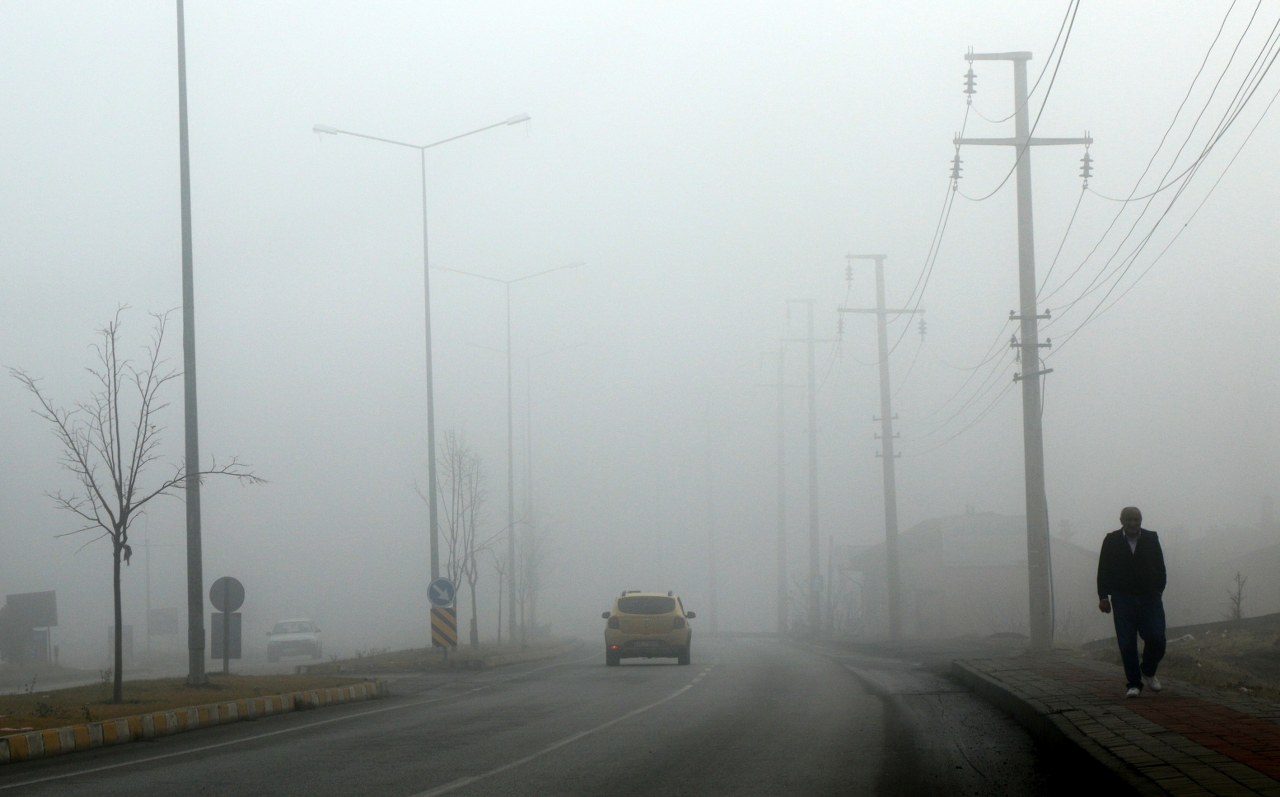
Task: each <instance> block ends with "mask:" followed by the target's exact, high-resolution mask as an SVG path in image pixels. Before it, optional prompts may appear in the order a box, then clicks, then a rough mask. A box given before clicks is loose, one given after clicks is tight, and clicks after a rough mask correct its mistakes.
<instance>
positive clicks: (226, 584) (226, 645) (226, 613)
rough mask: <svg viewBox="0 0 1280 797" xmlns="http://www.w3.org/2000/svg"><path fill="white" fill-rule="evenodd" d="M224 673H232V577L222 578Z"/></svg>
mask: <svg viewBox="0 0 1280 797" xmlns="http://www.w3.org/2000/svg"><path fill="white" fill-rule="evenodd" d="M222 674H223V675H230V674H231V579H229V578H226V579H223V580H222Z"/></svg>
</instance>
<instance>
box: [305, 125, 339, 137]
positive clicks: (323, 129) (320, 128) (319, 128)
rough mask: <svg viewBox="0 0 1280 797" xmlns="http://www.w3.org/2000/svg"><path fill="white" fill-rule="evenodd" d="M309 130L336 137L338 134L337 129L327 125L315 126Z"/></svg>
mask: <svg viewBox="0 0 1280 797" xmlns="http://www.w3.org/2000/svg"><path fill="white" fill-rule="evenodd" d="M311 129H312V130H313V131H315V132H317V133H328V134H329V135H331V136H336V135H337V134H338V128H336V127H330V126H329V125H316V126H315V127H312V128H311Z"/></svg>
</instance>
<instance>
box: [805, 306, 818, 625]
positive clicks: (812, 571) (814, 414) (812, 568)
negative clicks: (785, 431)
mask: <svg viewBox="0 0 1280 797" xmlns="http://www.w3.org/2000/svg"><path fill="white" fill-rule="evenodd" d="M805 304H806V306H807V307H808V319H809V335H808V338H809V633H810V634H817V633H818V623H819V622H820V620H819V605H818V581H819V579H820V578H821V576H820V574H819V571H818V553H819V552H818V546H819V545H820V544H821V543H820V542H819V539H818V382H817V378H818V377H817V362H816V360H815V351H814V337H813V300H812V299H810V300H808V301H807V302H806V303H805Z"/></svg>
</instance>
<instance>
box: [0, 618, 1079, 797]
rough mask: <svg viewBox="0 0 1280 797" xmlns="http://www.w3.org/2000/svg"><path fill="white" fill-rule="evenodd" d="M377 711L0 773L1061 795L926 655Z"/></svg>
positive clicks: (259, 784)
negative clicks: (912, 657)
mask: <svg viewBox="0 0 1280 797" xmlns="http://www.w3.org/2000/svg"><path fill="white" fill-rule="evenodd" d="M391 690H392V696H391V697H390V698H388V699H385V700H379V701H374V702H369V703H360V704H354V705H345V706H340V707H335V708H329V709H324V710H322V711H312V712H300V713H296V714H290V715H284V716H276V717H269V718H264V719H262V720H259V721H256V722H245V723H238V724H235V725H228V726H222V727H219V728H213V729H209V730H204V731H199V732H193V733H186V734H179V735H176V736H170V737H165V738H163V739H160V740H157V741H154V742H143V743H136V744H132V745H126V746H122V747H116V748H110V749H100V750H94V751H89V752H86V753H79V754H75V755H72V756H64V757H62V758H58V759H49V760H43V761H33V762H27V763H23V764H19V765H11V766H7V767H2V768H0V794H2V795H8V794H22V795H59V796H60V797H65V796H66V795H78V794H86V795H87V794H93V795H129V796H130V797H136V795H138V794H183V795H187V794H191V795H197V794H210V795H213V794H217V795H222V794H226V795H231V794H234V795H245V794H255V795H259V794H260V795H352V794H369V795H396V796H398V797H428V796H429V795H458V796H459V797H461V796H462V795H493V794H502V795H515V796H517V797H519V796H520V795H530V796H532V795H539V796H544V795H603V794H607V795H611V796H612V795H619V796H621V795H641V794H643V795H655V794H658V795H735V797H749V796H750V795H780V794H782V795H826V794H853V795H861V794H867V795H875V794H880V795H898V794H903V795H917V794H946V795H964V794H971V795H988V794H992V795H994V794H999V795H1020V794H1028V795H1031V794H1046V793H1053V792H1058V791H1060V790H1061V791H1066V789H1065V788H1063V787H1064V786H1066V785H1067V784H1066V781H1064V780H1063V775H1062V773H1054V772H1052V770H1051V768H1050V764H1049V763H1048V762H1046V761H1045V760H1044V759H1043V757H1042V756H1041V755H1040V754H1039V753H1038V752H1037V750H1036V748H1035V747H1034V745H1033V744H1032V742H1031V741H1030V740H1029V739H1028V738H1027V737H1026V736H1025V735H1024V734H1023V733H1022V731H1021V730H1020V729H1018V728H1017V726H1016V725H1014V724H1013V723H1012V722H1011V721H1010V720H1008V719H1007V718H1005V717H1004V716H1003V715H1001V714H999V713H998V712H996V711H995V710H994V709H992V708H990V707H989V706H987V705H986V704H985V703H982V702H981V701H979V700H977V699H975V698H972V697H971V696H969V695H968V694H967V693H966V692H964V691H963V690H962V689H960V688H959V687H957V686H955V685H953V684H952V683H950V682H949V681H947V680H946V679H945V678H943V677H942V676H941V675H940V674H939V673H938V672H937V671H936V668H935V667H933V666H931V662H930V661H929V660H928V657H927V656H920V657H917V659H916V660H905V661H904V660H901V659H895V658H889V657H885V656H880V657H877V656H874V655H871V654H869V653H867V652H865V651H856V650H844V651H836V650H819V649H815V648H799V647H796V646H795V645H792V644H787V643H783V642H780V641H777V640H772V639H732V638H729V639H714V640H712V639H702V638H699V639H697V640H696V644H695V646H694V658H693V663H692V664H691V665H689V666H684V667H681V666H677V665H676V664H675V662H674V660H666V659H655V660H652V661H645V660H627V661H625V662H624V663H623V665H622V666H621V667H605V666H604V661H603V655H602V653H601V651H599V650H596V646H594V645H591V646H587V647H585V648H583V649H582V650H581V652H579V653H578V654H576V655H573V656H566V657H564V658H562V659H557V660H553V661H544V662H540V663H536V664H528V665H522V666H518V667H510V668H502V669H497V670H493V671H488V672H475V673H457V674H449V675H432V676H415V677H402V678H397V679H395V680H393V681H392V682H391Z"/></svg>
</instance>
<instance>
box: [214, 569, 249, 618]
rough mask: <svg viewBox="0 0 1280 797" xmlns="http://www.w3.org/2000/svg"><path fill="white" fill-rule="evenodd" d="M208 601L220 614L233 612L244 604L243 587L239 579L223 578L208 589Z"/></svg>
mask: <svg viewBox="0 0 1280 797" xmlns="http://www.w3.org/2000/svg"><path fill="white" fill-rule="evenodd" d="M209 600H210V601H212V602H213V608H215V609H217V610H218V611H220V612H234V611H235V610H236V609H239V608H240V605H241V604H243V603H244V585H243V584H241V583H240V581H239V579H236V578H232V577H231V576H223V577H222V578H220V579H218V580H217V581H215V582H213V586H212V587H210V588H209Z"/></svg>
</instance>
